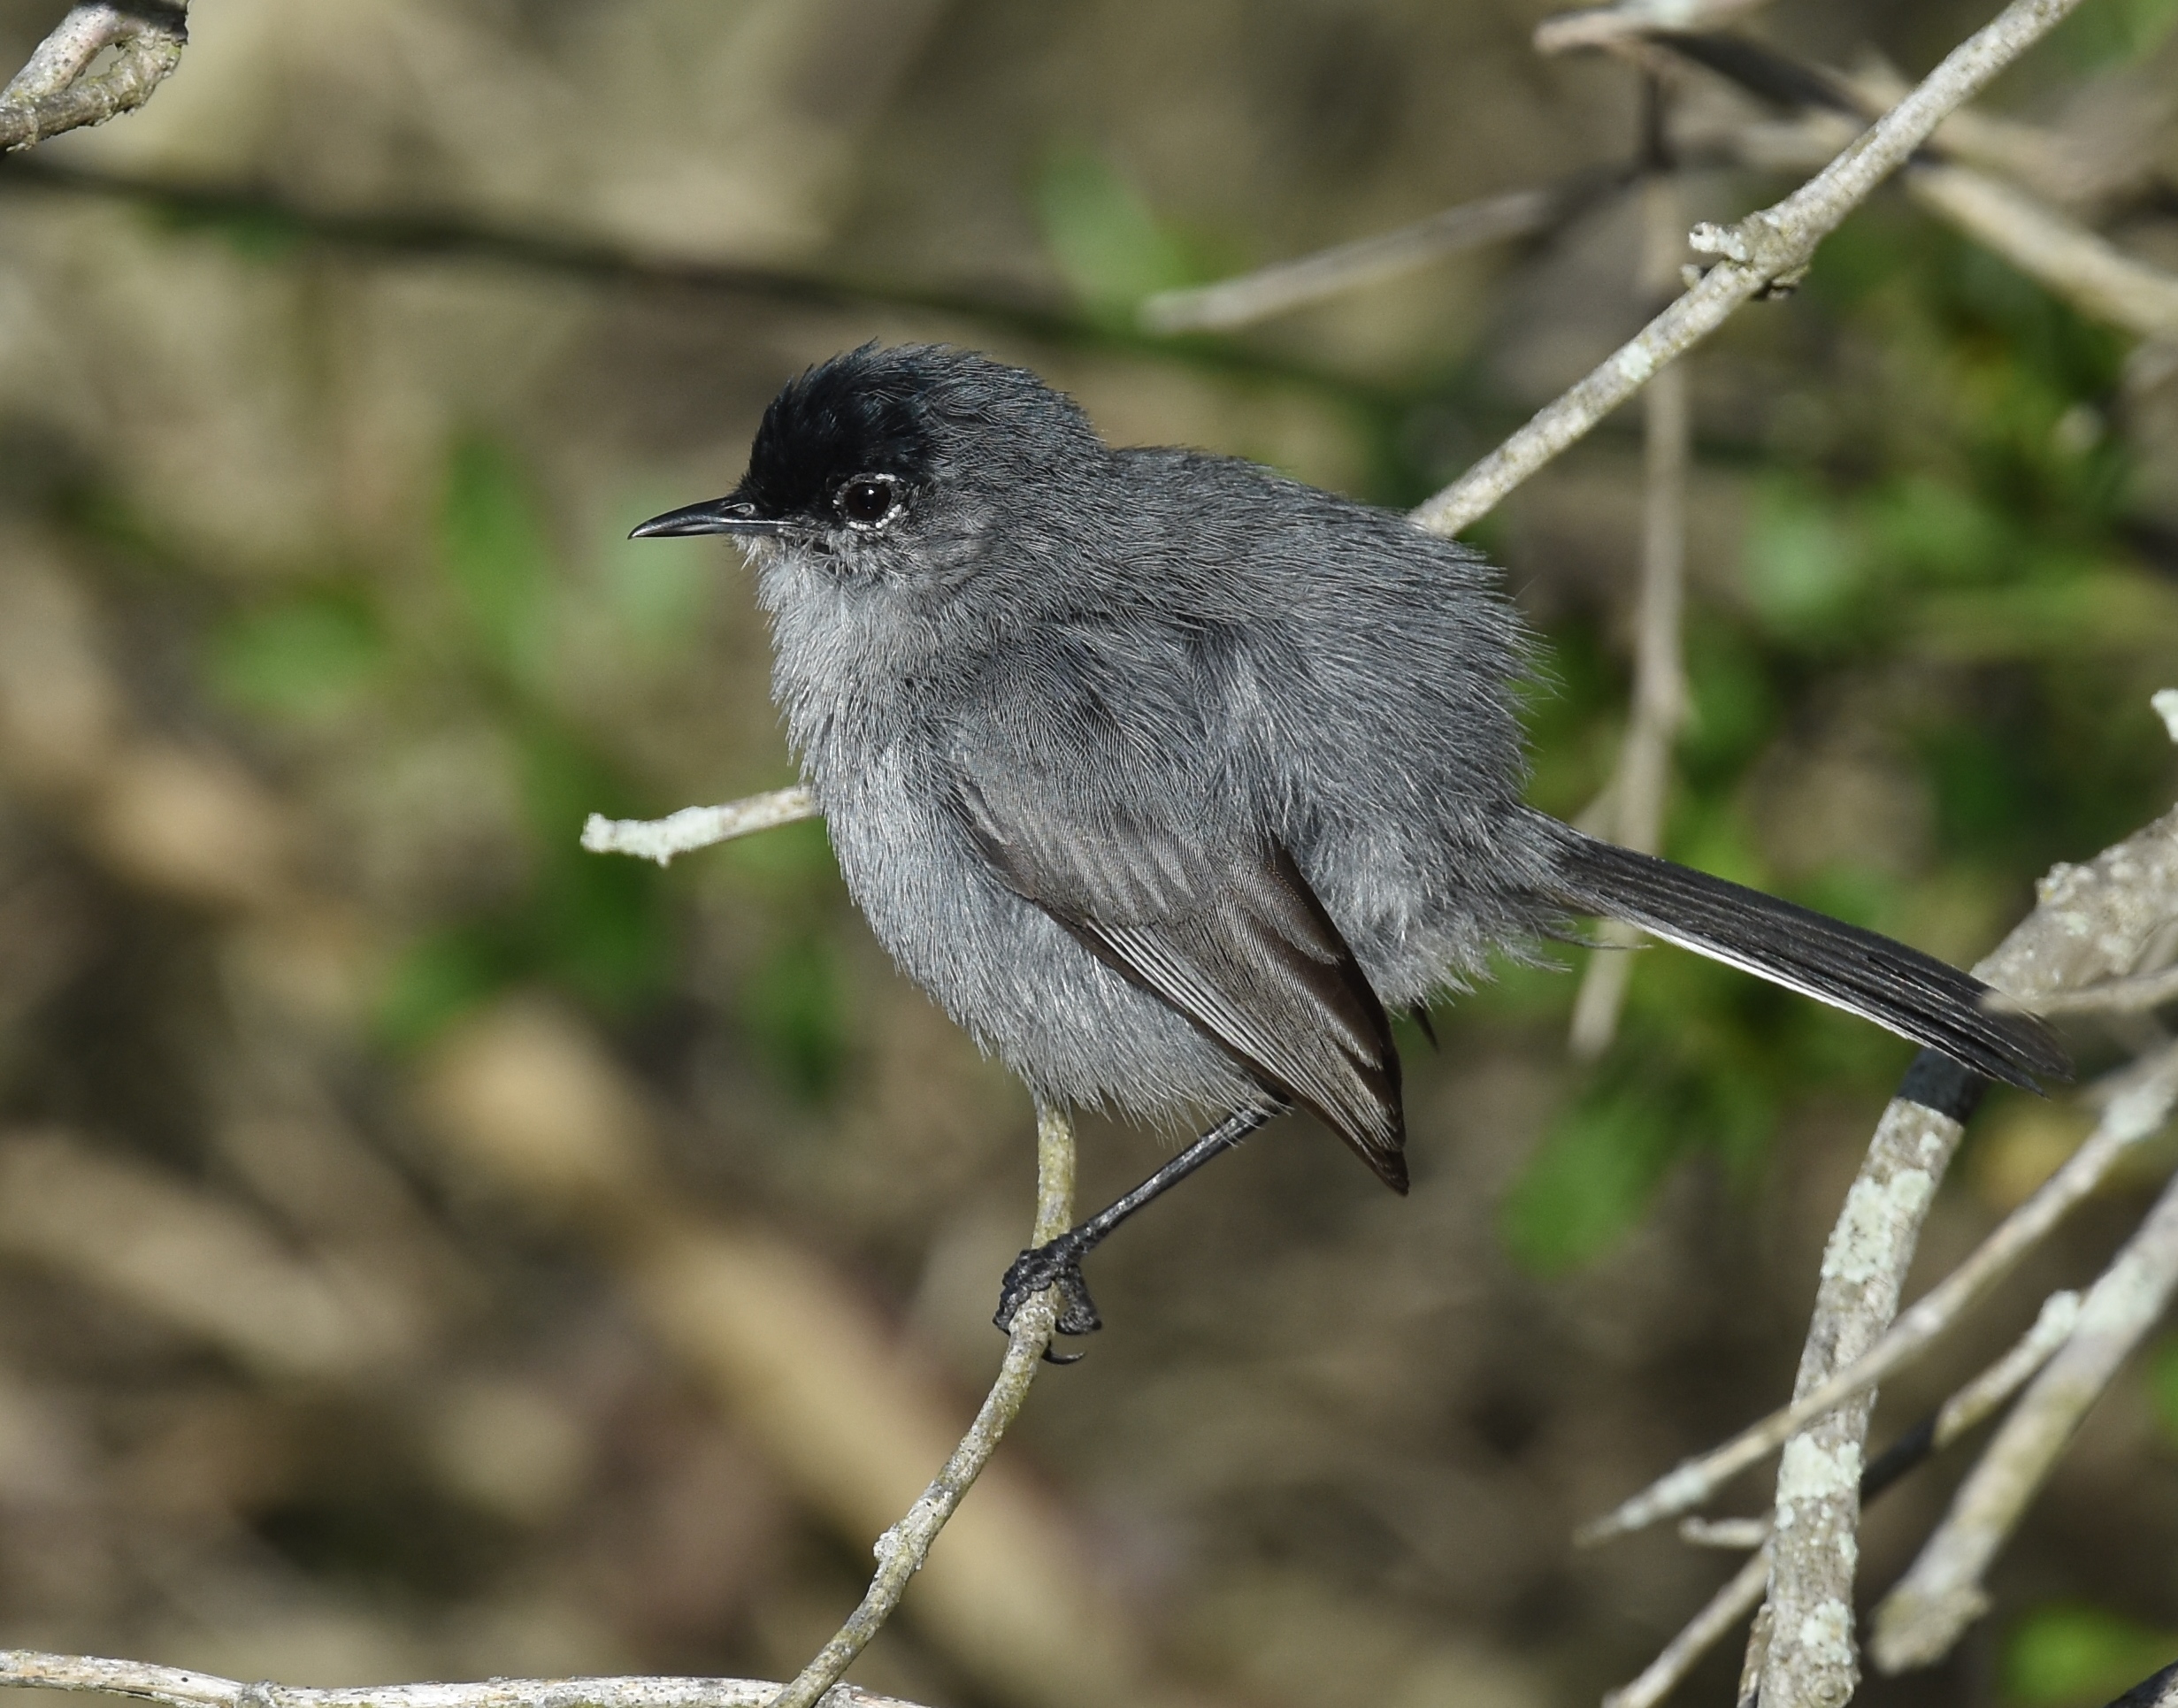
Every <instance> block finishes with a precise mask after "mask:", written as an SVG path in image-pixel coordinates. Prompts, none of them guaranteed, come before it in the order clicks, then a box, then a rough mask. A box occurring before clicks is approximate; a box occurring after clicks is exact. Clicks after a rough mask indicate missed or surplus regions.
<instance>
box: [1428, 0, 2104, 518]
mask: <svg viewBox="0 0 2178 1708" xmlns="http://www.w3.org/2000/svg"><path fill="white" fill-rule="evenodd" d="M2077 4H2079V0H2013V4H2011V5H2008V6H2006V7H2005V9H2004V11H2001V12H2000V13H1998V16H1997V17H1996V18H1995V19H1993V20H1992V21H1991V22H1990V23H1989V24H1988V25H1987V26H1985V27H1983V28H1982V29H1980V30H1978V31H1976V32H1975V34H1973V35H1971V36H1969V37H1968V38H1967V40H1966V41H1965V42H1961V43H1960V44H1959V46H1958V47H1957V48H1955V49H1953V50H1952V51H1951V52H1950V53H1949V54H1947V55H1946V56H1945V57H1944V60H1943V63H1942V64H1940V65H1937V66H1936V69H1935V70H1934V71H1932V72H1930V73H1929V75H1928V76H1927V77H1926V78H1924V79H1923V80H1921V83H1920V85H1919V86H1918V87H1916V88H1914V90H1913V93H1912V94H1910V95H1908V96H1906V99H1905V100H1903V101H1901V102H1899V103H1898V105H1897V106H1895V107H1893V108H1891V110H1890V111H1889V112H1887V113H1885V114H1884V115H1883V118H1882V119H1879V120H1877V121H1876V123H1875V125H1874V126H1871V127H1870V128H1869V129H1867V131H1864V132H1863V133H1861V134H1860V136H1858V137H1856V138H1855V139H1854V140H1853V142H1852V143H1851V144H1850V145H1849V146H1848V147H1847V148H1846V149H1845V150H1844V152H1843V153H1842V154H1840V155H1839V156H1838V157H1837V158H1836V159H1834V160H1833V161H1831V162H1830V164H1829V165H1828V166H1826V167H1824V168H1823V169H1822V171H1821V172H1818V173H1817V174H1816V175H1815V176H1814V178H1812V179H1810V180H1808V181H1807V182H1806V183H1805V184H1803V185H1802V186H1800V188H1798V189H1797V190H1795V191H1794V192H1793V193H1792V194H1791V195H1789V196H1787V197H1786V198H1785V199H1784V200H1783V201H1782V202H1780V203H1777V204H1776V205H1775V206H1774V207H1770V208H1767V209H1764V210H1762V211H1760V212H1758V213H1753V214H1751V215H1749V216H1748V217H1747V218H1745V219H1743V220H1741V221H1740V222H1739V223H1738V224H1737V226H1733V227H1731V229H1730V230H1729V231H1708V232H1707V233H1706V236H1707V239H1708V241H1709V244H1710V248H1709V250H1708V252H1710V253H1714V254H1715V255H1717V256H1718V257H1720V258H1719V260H1718V262H1717V264H1716V265H1714V266H1713V267H1711V268H1710V269H1709V271H1708V272H1706V273H1705V274H1703V275H1702V277H1701V279H1700V280H1699V282H1697V283H1696V284H1695V285H1694V287H1692V288H1691V290H1689V291H1688V292H1687V293H1686V294H1685V295H1683V296H1681V297H1679V298H1678V299H1677V301H1676V302H1674V303H1672V304H1671V306H1670V307H1668V308H1667V309H1666V310H1664V311H1663V312H1662V313H1661V314H1660V315H1658V316H1657V317H1656V318H1655V319H1653V320H1652V321H1650V322H1649V324H1648V325H1647V326H1645V327H1644V328H1643V329H1642V331H1641V333H1639V334H1638V335H1637V336H1636V337H1635V338H1634V339H1633V340H1631V341H1630V342H1628V343H1627V344H1625V345H1624V346H1622V348H1620V349H1619V350H1618V351H1617V353H1616V354H1614V355H1613V356H1611V357H1610V358H1609V359H1608V360H1607V361H1605V362H1604V363H1603V364H1602V365H1601V366H1599V367H1598V368H1597V369H1596V370H1595V371H1593V372H1592V373H1591V374H1589V375H1588V377H1587V378H1586V379H1582V380H1579V381H1578V382H1576V384H1575V385H1574V386H1573V387H1571V388H1570V389H1569V390H1568V391H1566V392H1565V393H1564V394H1561V396H1560V397H1559V398H1558V399H1557V400H1556V401H1555V402H1552V403H1549V404H1547V405H1545V407H1544V408H1543V410H1541V411H1540V412H1538V414H1537V415H1536V417H1534V419H1532V420H1531V421H1530V422H1529V423H1528V424H1527V425H1525V426H1524V427H1522V428H1521V429H1520V430H1519V431H1518V432H1517V433H1515V434H1514V435H1513V436H1512V437H1511V438H1510V439H1508V440H1506V441H1505V442H1504V443H1503V444H1502V445H1500V446H1499V447H1498V448H1497V449H1496V450H1494V451H1492V452H1491V453H1490V455H1489V456H1485V457H1484V459H1483V460H1482V461H1481V462H1479V463H1476V465H1475V466H1474V467H1473V468H1471V469H1469V471H1467V472H1466V473H1465V474H1463V475H1461V477H1460V479H1457V480H1455V481H1454V482H1453V484H1452V485H1451V486H1447V487H1446V488H1445V490H1444V491H1442V492H1440V493H1438V494H1437V495H1436V496H1435V497H1434V498H1431V499H1430V500H1429V502H1426V503H1424V504H1423V506H1422V507H1421V508H1420V509H1417V510H1416V511H1415V521H1416V522H1418V523H1419V524H1420V525H1422V526H1423V527H1425V528H1428V529H1430V531H1431V532H1437V533H1446V534H1452V533H1457V532H1460V531H1461V529H1462V528H1465V527H1467V526H1468V525H1469V524H1471V523H1473V522H1474V521H1475V520H1476V519H1477V518H1478V517H1482V516H1484V515H1486V514H1488V513H1489V511H1490V510H1491V509H1493V508H1494V507H1495V506H1496V505H1497V504H1498V502H1499V501H1500V500H1502V499H1503V498H1504V497H1505V495H1506V494H1507V493H1509V492H1511V491H1512V490H1513V488H1514V487H1515V486H1519V485H1520V484H1521V483H1522V481H1524V480H1526V479H1528V477H1529V476H1530V475H1532V474H1533V473H1534V472H1535V471H1537V470H1538V469H1539V468H1541V467H1542V466H1543V465H1544V464H1545V463H1548V462H1550V461H1551V459H1552V458H1553V457H1555V456H1558V455H1559V453H1560V452H1561V451H1563V450H1564V449H1565V448H1567V447H1568V446H1569V445H1571V444H1573V443H1575V442H1576V441H1577V440H1580V439H1582V438H1583V437H1584V436H1585V435H1586V434H1587V433H1588V432H1589V431H1590V430H1591V428H1593V427H1594V426H1595V425H1596V424H1597V423H1598V422H1599V421H1601V420H1602V419H1603V417H1605V416H1607V415H1608V414H1610V413H1611V411H1612V410H1615V409H1616V408H1617V407H1618V406H1619V405H1620V404H1622V403H1623V402H1626V401H1627V400H1628V399H1629V398H1630V397H1631V396H1632V395H1633V394H1634V393H1636V392H1637V391H1638V390H1640V388H1641V387H1643V386H1645V385H1646V384H1647V383H1648V381H1649V380H1650V379H1652V378H1653V376H1654V375H1655V374H1656V372H1657V371H1659V370H1660V369H1661V368H1663V367H1664V366H1665V365H1667V364H1669V363H1671V362H1673V361H1676V359H1677V358H1678V357H1679V356H1683V354H1685V352H1686V351H1687V350H1689V349H1691V348H1692V347H1693V346H1694V345H1696V344H1698V343H1699V342H1700V341H1702V340H1703V339H1705V338H1706V337H1708V336H1709V334H1710V333H1713V332H1714V331H1715V330H1716V329H1717V328H1718V327H1719V326H1722V325H1723V324H1724V323H1725V321H1727V320H1729V318H1731V317H1732V315H1733V314H1734V313H1735V312H1737V310H1738V309H1739V308H1740V307H1741V305H1742V304H1744V303H1748V302H1751V301H1752V300H1753V298H1755V297H1756V296H1758V295H1761V294H1762V293H1763V292H1765V291H1767V290H1768V289H1769V288H1770V287H1772V286H1774V285H1776V284H1778V283H1779V282H1781V281H1784V280H1791V278H1793V277H1795V276H1796V275H1797V274H1798V272H1800V271H1801V270H1802V269H1803V268H1805V267H1806V264H1807V263H1808V260H1809V259H1810V257H1813V256H1814V252H1815V247H1816V245H1817V244H1818V243H1820V242H1821V241H1822V239H1823V238H1824V237H1826V236H1828V235H1829V234H1830V233H1831V232H1832V231H1834V230H1836V229H1837V226H1838V225H1839V224H1840V223H1841V222H1842V221H1843V220H1844V218H1845V216H1846V215H1847V214H1848V213H1850V212H1852V210H1853V209H1854V208H1856V207H1858V206H1859V205H1860V203H1862V202H1864V201H1865V200H1867V197H1868V195H1870V194H1871V193H1872V192H1873V191H1874V190H1875V187H1876V186H1877V185H1878V184H1880V183H1882V182H1883V180H1884V179H1885V178H1887V177H1889V176H1890V173H1892V172H1895V171H1897V170H1898V167H1899V166H1901V165H1905V163H1906V161H1907V160H1908V159H1909V158H1910V157H1912V155H1913V151H1914V149H1917V148H1919V147H1920V146H1921V143H1922V142H1924V141H1926V140H1927V138H1928V136H1929V133H1930V132H1931V131H1933V130H1935V128H1936V126H1937V125H1939V124H1940V123H1942V122H1943V120H1944V117H1945V116H1946V115H1947V114H1949V113H1951V112H1952V111H1954V110H1956V109H1957V108H1958V107H1959V106H1960V105H1961V104H1963V103H1965V102H1966V101H1967V100H1968V99H1969V98H1971V97H1972V96H1974V95H1975V93H1976V92H1977V91H1978V90H1980V89H1981V88H1982V87H1983V86H1984V85H1986V84H1987V83H1988V82H1989V80H1990V79H1991V78H1992V77H1994V76H1995V75H1996V74H1997V73H1998V72H1999V71H2001V70H2003V69H2004V68H2005V66H2006V65H2010V64H2011V63H2012V62H2013V60H2014V59H2016V58H2018V57H2019V56H2020V55H2021V54H2022V53H2023V52H2025V51H2026V50H2027V49H2028V47H2030V46H2032V45H2033V44H2034V43H2035V42H2037V41H2039V40H2040V39H2041V38H2042V37H2043V36H2044V35H2045V34H2048V32H2049V31H2050V30H2051V28H2052V27H2055V25H2056V24H2057V23H2058V21H2059V19H2062V18H2063V17H2064V16H2065V15H2066V14H2067V12H2069V11H2072V9H2073V8H2074V6H2075V5H2077Z"/></svg>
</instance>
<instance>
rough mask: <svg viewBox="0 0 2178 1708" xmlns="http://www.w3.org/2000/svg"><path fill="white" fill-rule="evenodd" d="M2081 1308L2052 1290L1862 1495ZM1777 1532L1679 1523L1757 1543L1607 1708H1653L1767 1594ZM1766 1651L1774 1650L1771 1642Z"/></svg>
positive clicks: (2036, 1358) (1994, 1387) (1759, 1522)
mask: <svg viewBox="0 0 2178 1708" xmlns="http://www.w3.org/2000/svg"><path fill="white" fill-rule="evenodd" d="M2079 1310H2080V1297H2079V1295H2078V1294H2077V1293H2056V1294H2052V1295H2051V1298H2050V1300H2049V1302H2048V1303H2047V1304H2045V1305H2044V1306H2043V1307H2042V1313H2041V1314H2040V1315H2039V1316H2038V1317H2037V1318H2036V1320H2035V1326H2034V1327H2033V1328H2032V1329H2028V1331H2027V1333H2026V1335H2025V1336H2023V1337H2021V1339H2020V1341H2019V1343H2018V1344H2016V1345H2014V1346H2013V1348H2012V1350H2011V1351H2010V1352H2006V1353H2005V1355H2004V1356H2003V1357H2002V1358H2000V1359H1998V1360H1997V1362H1996V1363H1994V1364H1992V1365H1990V1367H1989V1368H1987V1369H1986V1370H1984V1371H1982V1373H1981V1374H1980V1375H1977V1376H1975V1378H1974V1380H1973V1381H1971V1382H1967V1385H1966V1386H1965V1387H1963V1388H1961V1389H1960V1390H1959V1391H1958V1392H1957V1393H1955V1394H1953V1395H1952V1397H1951V1398H1949V1399H1947V1400H1945V1401H1944V1405H1943V1406H1942V1407H1941V1408H1940V1409H1939V1410H1938V1411H1937V1412H1936V1414H1935V1415H1934V1416H1933V1417H1931V1418H1929V1419H1928V1420H1927V1421H1924V1422H1922V1423H1921V1424H1919V1425H1917V1426H1915V1427H1914V1428H1912V1429H1909V1430H1907V1431H1906V1434H1905V1435H1904V1436H1900V1437H1899V1438H1898V1441H1896V1442H1894V1443H1892V1444H1891V1445H1890V1447H1889V1448H1887V1449H1886V1450H1885V1451H1883V1453H1882V1454H1881V1455H1880V1456H1879V1457H1878V1458H1877V1459H1875V1461H1874V1462H1873V1463H1872V1464H1870V1465H1869V1467H1868V1468H1867V1470H1866V1471H1865V1472H1863V1473H1862V1474H1861V1477H1860V1498H1861V1499H1862V1500H1863V1501H1869V1500H1873V1499H1874V1498H1875V1497H1876V1496H1877V1495H1879V1494H1881V1493H1883V1490H1886V1489H1889V1488H1890V1487H1891V1486H1893V1485H1894V1484H1895V1483H1896V1482H1898V1479H1899V1478H1900V1477H1901V1476H1902V1475H1904V1474H1905V1473H1906V1472H1907V1471H1909V1470H1911V1469H1912V1468H1913V1467H1914V1466H1916V1465H1918V1464H1920V1463H1921V1461H1922V1460H1924V1459H1927V1458H1929V1455H1930V1454H1932V1453H1935V1452H1938V1451H1942V1450H1943V1449H1944V1448H1945V1447H1947V1446H1949V1445H1950V1444H1952V1442H1953V1441H1956V1440H1957V1439H1958V1438H1959V1436H1962V1435H1964V1434H1965V1433H1966V1432H1967V1430H1968V1429H1971V1428H1973V1427H1974V1426H1975V1424H1976V1423H1978V1422H1980V1421H1982V1419H1983V1418H1985V1417H1987V1416H1988V1415H1989V1414H1990V1413H1991V1412H1993V1411H1994V1410H1996V1408H1997V1407H1998V1406H1999V1405H2003V1404H2004V1402H2005V1400H2006V1399H2009V1398H2011V1397H2012V1395H2013V1393H2014V1392H2015V1391H2017V1390H2018V1389H2019V1387H2020V1385H2021V1383H2022V1382H2026V1381H2027V1379H2028V1377H2029V1376H2031V1375H2034V1373H2035V1372H2036V1370H2038V1369H2040V1368H2041V1367H2042V1366H2043V1365H2044V1364H2045V1363H2047V1362H2048V1361H2049V1359H2050V1357H2051V1354H2053V1353H2054V1352H2056V1351H2057V1349H2058V1348H2059V1346H2060V1345H2062V1344H2064V1340H2065V1337H2066V1336H2067V1335H2068V1334H2070V1333H2071V1332H2072V1327H2073V1324H2074V1322H2075V1321H2078V1318H2079ZM1901 1449H1904V1450H1905V1451H1900V1450H1901ZM1771 1534H1772V1526H1771V1522H1770V1520H1768V1519H1767V1518H1739V1519H1724V1520H1703V1519H1688V1520H1685V1521H1684V1522H1683V1523H1682V1524H1681V1525H1680V1526H1679V1535H1680V1536H1681V1538H1682V1539H1683V1540H1684V1541H1686V1542H1689V1543H1693V1544H1694V1545H1695V1546H1697V1547H1706V1548H1747V1549H1752V1550H1753V1551H1754V1555H1753V1558H1752V1559H1749V1560H1748V1561H1747V1563H1746V1565H1745V1566H1743V1567H1741V1569H1740V1571H1739V1572H1738V1574H1737V1575H1736V1576H1734V1577H1733V1578H1732V1579H1731V1581H1730V1582H1728V1583H1727V1584H1725V1586H1724V1587H1723V1588H1722V1589H1719V1590H1718V1591H1717V1593H1716V1594H1715V1595H1714V1596H1713V1597H1710V1599H1709V1602H1708V1604H1707V1605H1706V1606H1704V1607H1703V1608H1702V1610H1701V1612H1699V1613H1697V1614H1695V1615H1694V1617H1693V1618H1692V1619H1691V1620H1689V1621H1688V1622H1687V1625H1686V1628H1685V1629H1684V1630H1683V1631H1681V1632H1680V1633H1679V1635H1677V1636H1676V1637H1674V1638H1673V1639H1672V1640H1671V1641H1670V1642H1669V1643H1667V1644H1665V1645H1664V1648H1663V1651H1662V1652H1661V1653H1660V1654H1659V1655H1658V1656H1657V1657H1656V1658H1655V1659H1654V1660H1653V1661H1651V1662H1650V1663H1649V1664H1648V1666H1645V1667H1644V1668H1643V1669H1642V1672H1641V1675H1640V1676H1639V1677H1638V1678H1637V1679H1635V1680H1633V1681H1631V1682H1630V1683H1628V1684H1624V1685H1622V1686H1620V1687H1619V1688H1618V1689H1615V1690H1613V1691H1611V1692H1609V1693H1608V1694H1607V1695H1606V1696H1605V1697H1604V1699H1603V1703H1604V1708H1653V1705H1654V1704H1656V1703H1659V1702H1660V1701H1662V1700H1663V1698H1664V1697H1666V1696H1668V1694H1669V1693H1670V1692H1671V1690H1672V1689H1674V1688H1675V1687H1676V1686H1677V1684H1678V1683H1679V1682H1680V1681H1681V1680H1683V1679H1684V1678H1685V1676H1686V1675H1687V1674H1689V1673H1691V1672H1692V1671H1693V1670H1694V1668H1695V1666H1697V1665H1699V1662H1700V1660H1701V1658H1702V1657H1703V1656H1704V1655H1706V1654H1707V1653H1708V1652H1709V1651H1710V1650H1711V1649H1712V1648H1714V1646H1715V1645H1716V1644H1717V1643H1719V1642H1721V1641H1722V1639H1723V1637H1724V1635H1725V1634H1726V1633H1727V1632H1729V1630H1730V1629H1731V1628H1732V1627H1733V1625H1734V1624H1736V1623H1737V1621H1738V1620H1740V1619H1742V1618H1743V1617H1745V1614H1746V1612H1747V1611H1748V1609H1749V1608H1751V1607H1752V1606H1753V1605H1754V1604H1755V1603H1756V1602H1757V1601H1759V1600H1760V1599H1761V1596H1762V1591H1763V1590H1764V1589H1766V1588H1768V1583H1769V1539H1770V1536H1771ZM1764 1652H1765V1654H1766V1653H1767V1649H1766V1648H1765V1651H1764ZM1759 1670H1760V1658H1758V1659H1757V1671H1758V1672H1759Z"/></svg>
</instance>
